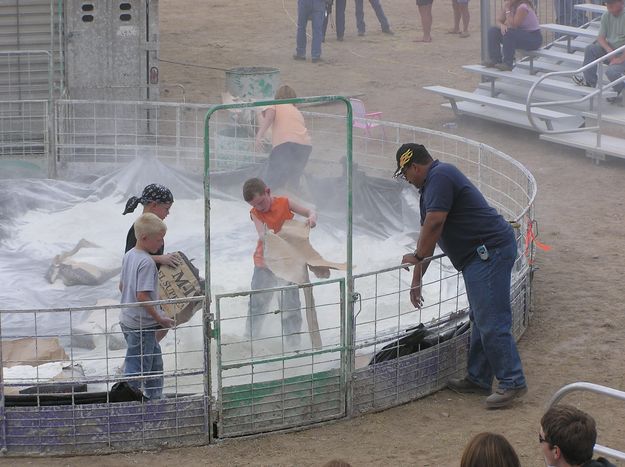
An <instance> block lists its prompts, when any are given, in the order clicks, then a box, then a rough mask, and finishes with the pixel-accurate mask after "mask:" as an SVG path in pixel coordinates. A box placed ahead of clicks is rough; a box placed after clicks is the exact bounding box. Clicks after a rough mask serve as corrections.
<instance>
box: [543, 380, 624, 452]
mask: <svg viewBox="0 0 625 467" xmlns="http://www.w3.org/2000/svg"><path fill="white" fill-rule="evenodd" d="M578 391H587V392H592V393H595V394H600V395H602V396H609V397H612V398H614V399H618V400H621V401H625V392H623V391H619V390H618V389H612V388H609V387H607V386H602V385H600V384H594V383H586V382H577V383H571V384H567V385H566V386H563V387H561V388H560V389H558V391H556V393H555V394H554V395H553V396H552V397H551V400H550V401H549V404H547V409H550V408H551V407H553V406H554V405H556V404H557V403H558V402H560V401H561V400H562V399H563V398H564V396H566V395H567V394H570V393H572V392H578ZM595 452H596V453H597V454H602V455H604V456H609V457H613V458H615V459H618V460H622V461H625V452H623V451H618V450H616V449H612V448H609V447H607V446H602V445H600V444H595Z"/></svg>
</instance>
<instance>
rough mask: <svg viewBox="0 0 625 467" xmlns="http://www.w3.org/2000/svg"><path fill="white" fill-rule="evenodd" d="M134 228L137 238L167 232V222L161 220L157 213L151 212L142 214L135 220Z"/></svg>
mask: <svg viewBox="0 0 625 467" xmlns="http://www.w3.org/2000/svg"><path fill="white" fill-rule="evenodd" d="M134 228H135V237H136V238H137V240H138V239H140V238H142V237H145V236H148V235H154V234H158V233H161V232H163V233H165V232H167V226H166V225H165V223H164V222H163V221H162V220H160V219H159V217H158V216H157V215H156V214H152V213H151V212H146V213H145V214H141V215H140V216H139V218H138V219H137V220H136V221H135V224H134Z"/></svg>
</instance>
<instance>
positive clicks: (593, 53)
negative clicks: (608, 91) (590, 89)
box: [584, 43, 625, 92]
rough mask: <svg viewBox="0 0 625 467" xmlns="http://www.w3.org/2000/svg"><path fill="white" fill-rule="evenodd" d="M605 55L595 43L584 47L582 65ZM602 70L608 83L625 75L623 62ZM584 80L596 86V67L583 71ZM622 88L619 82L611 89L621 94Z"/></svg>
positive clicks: (603, 50)
mask: <svg viewBox="0 0 625 467" xmlns="http://www.w3.org/2000/svg"><path fill="white" fill-rule="evenodd" d="M605 54H606V51H605V49H604V48H603V47H601V46H600V45H599V44H597V43H595V44H590V45H588V46H586V49H585V50H584V65H587V64H589V63H590V62H594V61H595V60H597V59H598V58H599V57H603V56H604V55H605ZM603 69H604V70H605V75H606V77H607V78H608V81H614V80H615V79H618V78H620V77H621V76H623V74H625V62H624V63H619V64H617V65H608V66H604V67H603ZM584 79H585V80H586V83H588V84H589V85H591V86H596V85H597V67H596V66H593V67H591V68H589V69H587V70H584ZM623 86H624V85H623V83H622V82H620V83H619V84H617V85H616V86H613V88H612V89H614V90H615V91H616V92H621V91H622V90H623Z"/></svg>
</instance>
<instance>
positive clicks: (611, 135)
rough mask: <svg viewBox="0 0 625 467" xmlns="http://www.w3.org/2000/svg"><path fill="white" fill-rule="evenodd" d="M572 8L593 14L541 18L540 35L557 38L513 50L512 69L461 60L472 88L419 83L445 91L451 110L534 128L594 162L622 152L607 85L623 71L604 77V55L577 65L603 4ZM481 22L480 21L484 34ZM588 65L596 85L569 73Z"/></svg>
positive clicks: (624, 125) (617, 114)
mask: <svg viewBox="0 0 625 467" xmlns="http://www.w3.org/2000/svg"><path fill="white" fill-rule="evenodd" d="M575 8H576V9H578V10H580V11H583V12H585V13H586V14H588V15H589V16H590V15H591V16H594V19H592V20H591V21H589V22H588V23H586V24H584V25H583V26H581V27H573V26H566V25H560V24H555V23H542V24H541V28H542V30H543V31H544V32H545V35H546V36H551V35H557V36H558V37H557V39H555V40H553V41H549V42H548V43H547V44H546V45H545V46H544V47H542V48H540V49H539V50H535V51H525V50H517V60H516V64H515V67H514V68H513V70H512V71H499V70H497V69H493V68H487V67H484V66H482V65H466V66H464V67H463V68H464V69H465V70H467V71H470V72H472V73H477V74H479V75H480V77H481V79H482V82H481V83H480V84H479V85H478V87H477V88H476V89H475V90H474V91H473V92H467V91H463V90H459V89H453V88H448V87H444V86H426V87H425V89H426V90H428V91H431V92H434V93H437V94H439V95H441V96H443V97H445V98H446V99H447V101H448V102H446V103H445V104H443V106H444V107H447V108H450V109H451V110H453V111H454V113H455V114H456V115H470V116H473V117H478V118H482V119H486V120H490V121H494V122H498V123H503V124H507V125H512V126H515V127H520V128H525V129H528V130H531V131H535V132H537V133H538V134H539V135H540V136H539V137H540V139H542V140H545V141H551V142H553V143H558V144H563V145H567V146H570V147H574V148H579V149H582V150H584V151H585V152H586V155H587V156H588V157H591V158H592V159H594V160H595V161H596V162H598V161H600V160H604V159H605V158H606V156H611V157H618V158H625V107H623V106H622V104H620V103H610V102H609V101H608V99H610V98H611V97H614V96H615V95H616V94H615V92H614V91H613V90H612V86H613V85H614V84H617V83H618V82H621V81H624V80H625V77H620V78H618V79H617V80H615V81H613V82H608V81H607V79H606V78H605V76H604V75H603V71H604V69H605V64H604V63H603V62H604V60H605V59H606V57H602V58H601V59H599V60H597V61H596V62H593V63H592V64H588V65H586V66H583V60H584V49H585V47H586V46H587V45H589V44H591V43H592V42H594V40H595V39H596V37H597V34H598V32H599V18H600V15H601V14H602V13H603V12H605V11H606V8H605V6H601V5H594V4H579V5H575ZM482 17H483V18H484V15H483V16H482ZM483 24H485V23H484V22H483ZM487 24H488V23H486V24H485V25H484V26H483V29H484V31H483V33H484V34H485V31H487V29H488V25H487ZM484 34H483V37H484ZM624 49H625V47H621V48H620V49H617V50H615V51H614V52H613V54H614V55H616V54H619V53H622V52H623V51H624ZM483 55H484V52H483ZM593 65H597V66H598V75H599V79H600V80H599V83H598V85H597V87H596V88H590V87H585V86H578V85H576V84H575V83H574V82H573V79H572V77H573V76H574V75H576V74H579V73H582V72H583V70H584V69H586V68H589V67H590V66H593Z"/></svg>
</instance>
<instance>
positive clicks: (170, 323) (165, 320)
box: [158, 316, 176, 329]
mask: <svg viewBox="0 0 625 467" xmlns="http://www.w3.org/2000/svg"><path fill="white" fill-rule="evenodd" d="M158 324H160V325H161V326H163V327H164V328H165V329H169V328H173V327H174V326H175V325H176V321H174V320H173V319H171V318H170V317H169V316H161V317H160V319H159V320H158Z"/></svg>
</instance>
